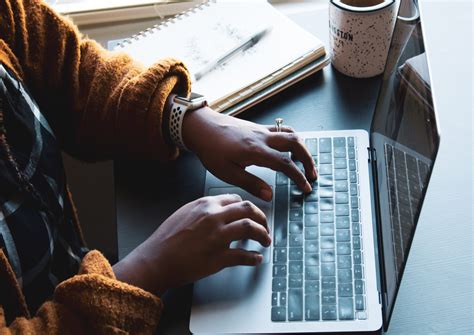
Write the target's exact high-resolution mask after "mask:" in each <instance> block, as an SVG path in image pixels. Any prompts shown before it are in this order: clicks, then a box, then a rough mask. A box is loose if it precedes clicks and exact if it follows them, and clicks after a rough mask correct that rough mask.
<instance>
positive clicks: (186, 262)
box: [114, 194, 271, 294]
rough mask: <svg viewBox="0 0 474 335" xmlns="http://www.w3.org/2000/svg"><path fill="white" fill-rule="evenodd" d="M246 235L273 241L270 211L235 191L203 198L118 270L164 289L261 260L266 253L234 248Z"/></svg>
mask: <svg viewBox="0 0 474 335" xmlns="http://www.w3.org/2000/svg"><path fill="white" fill-rule="evenodd" d="M245 239H252V240H255V241H258V242H260V244H261V245H262V246H264V247H268V246H269V245H270V243H271V238H270V235H269V231H268V226H267V221H266V217H265V214H264V213H263V212H262V211H261V210H260V209H259V208H258V207H256V206H255V205H254V204H252V203H251V202H249V201H242V198H241V197H240V196H238V195H236V194H225V195H218V196H213V197H204V198H201V199H198V200H196V201H193V202H190V203H188V204H186V205H184V206H183V207H181V208H180V209H178V210H177V211H176V212H175V213H174V214H172V215H171V216H170V217H169V218H168V219H166V221H165V222H163V224H162V225H161V226H160V227H159V228H158V229H157V230H156V231H155V232H154V233H153V234H152V235H151V236H150V237H149V238H148V239H147V240H146V241H145V242H143V243H142V244H141V245H139V246H138V247H137V248H136V249H134V250H133V251H132V252H131V253H130V254H129V255H128V256H127V257H126V258H125V259H123V260H122V261H120V262H119V263H117V264H116V265H114V272H115V274H116V276H117V279H119V280H121V281H124V282H127V283H130V284H132V285H135V286H138V287H141V288H143V289H145V290H147V291H149V292H152V293H155V294H162V293H163V292H165V291H166V290H167V289H169V288H173V287H178V286H181V285H184V284H187V283H191V282H194V281H196V280H198V279H200V278H203V277H205V276H208V275H211V274H213V273H216V272H218V271H220V270H221V269H223V268H225V267H229V266H235V265H258V264H260V263H261V262H262V259H263V258H262V255H261V254H259V253H256V252H252V251H247V250H243V249H230V248H229V245H230V243H231V242H232V241H236V240H245Z"/></svg>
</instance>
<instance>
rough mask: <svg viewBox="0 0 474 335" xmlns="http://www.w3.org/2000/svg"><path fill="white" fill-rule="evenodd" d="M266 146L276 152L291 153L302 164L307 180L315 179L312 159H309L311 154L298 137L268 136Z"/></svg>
mask: <svg viewBox="0 0 474 335" xmlns="http://www.w3.org/2000/svg"><path fill="white" fill-rule="evenodd" d="M267 144H268V145H269V146H270V147H271V148H273V149H276V150H278V151H282V152H286V151H289V152H291V153H292V154H293V156H294V157H295V158H296V159H298V160H299V161H301V163H303V166H304V170H305V172H306V177H307V178H308V180H315V179H316V178H317V173H316V167H315V165H314V161H313V157H311V153H310V152H309V150H308V149H307V148H306V146H305V145H304V144H303V142H302V141H301V139H300V137H299V136H298V135H296V134H295V133H274V134H270V135H269V137H268V140H267Z"/></svg>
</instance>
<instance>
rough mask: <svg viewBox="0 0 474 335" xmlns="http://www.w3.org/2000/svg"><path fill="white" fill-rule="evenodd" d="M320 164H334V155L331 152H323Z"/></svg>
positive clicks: (320, 156)
mask: <svg viewBox="0 0 474 335" xmlns="http://www.w3.org/2000/svg"><path fill="white" fill-rule="evenodd" d="M319 163H320V164H332V155H331V154H330V153H323V154H321V155H319Z"/></svg>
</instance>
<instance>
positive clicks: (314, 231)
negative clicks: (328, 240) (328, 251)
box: [304, 227, 319, 240]
mask: <svg viewBox="0 0 474 335" xmlns="http://www.w3.org/2000/svg"><path fill="white" fill-rule="evenodd" d="M304 238H305V240H318V239H319V234H318V227H306V228H305V229H304Z"/></svg>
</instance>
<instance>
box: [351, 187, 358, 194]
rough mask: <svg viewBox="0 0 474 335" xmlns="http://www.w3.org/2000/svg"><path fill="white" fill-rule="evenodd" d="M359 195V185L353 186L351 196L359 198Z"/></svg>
mask: <svg viewBox="0 0 474 335" xmlns="http://www.w3.org/2000/svg"><path fill="white" fill-rule="evenodd" d="M358 193H359V192H358V189H357V184H351V196H357V194H358Z"/></svg>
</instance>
